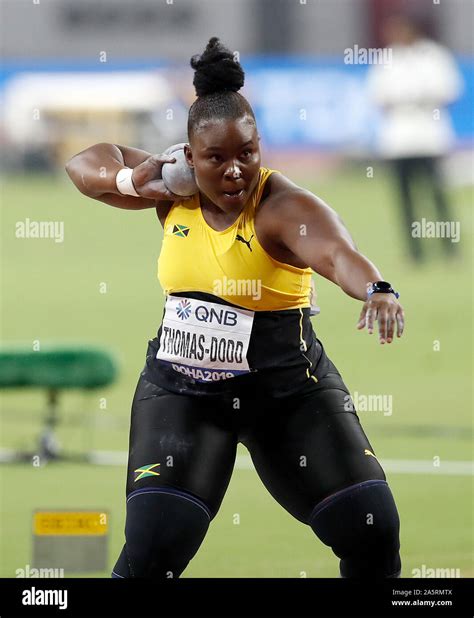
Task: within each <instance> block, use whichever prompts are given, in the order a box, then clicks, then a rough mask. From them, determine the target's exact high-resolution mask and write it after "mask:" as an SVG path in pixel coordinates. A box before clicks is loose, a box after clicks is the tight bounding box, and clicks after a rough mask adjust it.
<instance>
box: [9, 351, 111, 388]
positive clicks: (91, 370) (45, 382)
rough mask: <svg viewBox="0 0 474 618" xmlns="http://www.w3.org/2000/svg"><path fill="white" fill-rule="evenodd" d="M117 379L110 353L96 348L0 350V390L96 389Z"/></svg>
mask: <svg viewBox="0 0 474 618" xmlns="http://www.w3.org/2000/svg"><path fill="white" fill-rule="evenodd" d="M42 347H43V346H42ZM116 376H117V367H116V364H115V362H114V360H113V358H112V356H111V355H110V353H109V352H107V351H105V350H101V349H99V348H95V347H88V346H74V347H72V346H67V345H64V346H48V347H46V348H44V349H41V350H38V351H33V350H32V349H31V347H30V348H26V347H25V348H24V349H21V348H14V347H8V348H0V388H19V387H28V386H29V387H38V386H40V387H44V388H48V389H61V388H86V389H87V388H97V387H99V386H107V385H108V384H111V383H112V382H114V380H115V378H116Z"/></svg>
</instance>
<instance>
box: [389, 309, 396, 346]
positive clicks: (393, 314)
mask: <svg viewBox="0 0 474 618" xmlns="http://www.w3.org/2000/svg"><path fill="white" fill-rule="evenodd" d="M396 316H397V312H396V311H390V313H389V317H388V326H387V343H392V341H393V331H394V329H395V322H396Z"/></svg>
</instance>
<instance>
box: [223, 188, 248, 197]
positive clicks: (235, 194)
mask: <svg viewBox="0 0 474 618" xmlns="http://www.w3.org/2000/svg"><path fill="white" fill-rule="evenodd" d="M243 194H244V189H239V190H238V191H224V195H225V196H227V197H241V196H242V195H243Z"/></svg>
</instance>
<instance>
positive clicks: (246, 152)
mask: <svg viewBox="0 0 474 618" xmlns="http://www.w3.org/2000/svg"><path fill="white" fill-rule="evenodd" d="M251 154H252V151H251V150H244V151H243V153H242V158H243V159H248V158H249V157H250V155H251Z"/></svg>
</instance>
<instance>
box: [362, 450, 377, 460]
mask: <svg viewBox="0 0 474 618" xmlns="http://www.w3.org/2000/svg"><path fill="white" fill-rule="evenodd" d="M364 455H372V457H375V455H374V454H373V453H372V451H369V449H368V448H366V449H365V450H364ZM375 459H377V457H375Z"/></svg>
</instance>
